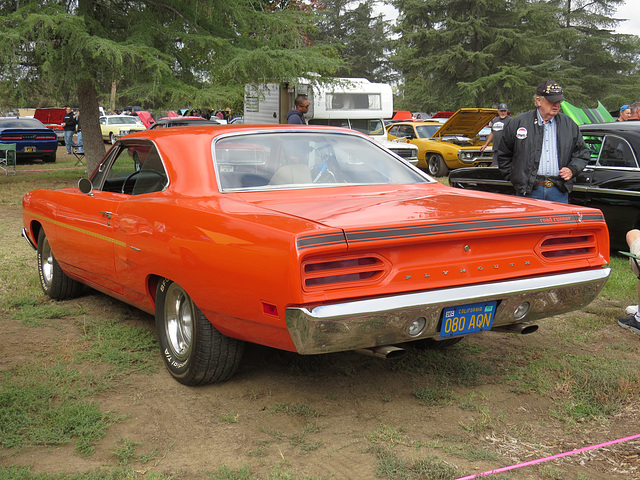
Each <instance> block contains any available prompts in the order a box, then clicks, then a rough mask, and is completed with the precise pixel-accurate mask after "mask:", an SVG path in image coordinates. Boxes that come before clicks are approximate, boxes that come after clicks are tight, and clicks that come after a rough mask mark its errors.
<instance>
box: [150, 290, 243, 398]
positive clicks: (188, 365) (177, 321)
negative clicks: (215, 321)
mask: <svg viewBox="0 0 640 480" xmlns="http://www.w3.org/2000/svg"><path fill="white" fill-rule="evenodd" d="M156 329H157V331H158V339H159V342H160V350H161V352H162V358H163V360H164V364H165V365H166V367H167V369H168V370H169V372H170V373H171V375H172V376H173V378H175V379H176V380H177V381H178V382H180V383H182V384H184V385H189V386H195V385H207V384H211V383H217V382H223V381H225V380H228V379H229V378H231V377H232V376H233V374H234V373H235V372H236V370H237V369H238V366H239V365H240V360H241V359H242V353H243V352H244V342H242V341H240V340H236V339H234V338H230V337H227V336H225V335H223V334H222V333H220V332H219V331H218V330H216V328H215V327H214V326H213V325H212V324H211V322H209V320H207V317H205V316H204V314H203V313H202V312H201V311H200V309H199V308H198V307H197V306H196V304H195V303H193V301H192V300H191V297H189V295H188V294H187V292H185V291H184V289H183V288H182V287H181V286H180V285H178V284H177V283H175V282H172V281H171V280H169V279H166V278H164V279H162V281H160V283H159V284H158V288H157V291H156Z"/></svg>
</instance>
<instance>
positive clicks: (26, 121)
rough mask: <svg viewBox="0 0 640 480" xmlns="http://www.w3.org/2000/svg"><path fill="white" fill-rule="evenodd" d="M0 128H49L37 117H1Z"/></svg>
mask: <svg viewBox="0 0 640 480" xmlns="http://www.w3.org/2000/svg"><path fill="white" fill-rule="evenodd" d="M0 128H47V127H45V126H44V124H43V123H42V122H41V121H40V120H36V119H35V118H17V117H16V118H0Z"/></svg>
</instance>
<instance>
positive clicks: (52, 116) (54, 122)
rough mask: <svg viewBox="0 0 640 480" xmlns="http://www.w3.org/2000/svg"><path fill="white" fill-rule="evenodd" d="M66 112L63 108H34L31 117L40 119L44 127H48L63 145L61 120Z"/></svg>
mask: <svg viewBox="0 0 640 480" xmlns="http://www.w3.org/2000/svg"><path fill="white" fill-rule="evenodd" d="M66 113H67V110H66V109H65V108H55V107H50V108H36V111H35V112H34V114H33V118H35V119H36V120H40V121H41V122H42V123H43V124H44V126H45V127H47V128H50V129H51V130H53V131H54V132H56V135H57V136H58V143H59V144H60V145H64V127H63V126H62V122H63V121H64V116H65V114H66Z"/></svg>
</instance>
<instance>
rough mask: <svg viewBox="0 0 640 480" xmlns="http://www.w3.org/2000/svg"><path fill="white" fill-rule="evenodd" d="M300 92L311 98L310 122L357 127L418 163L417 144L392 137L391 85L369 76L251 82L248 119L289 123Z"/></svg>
mask: <svg viewBox="0 0 640 480" xmlns="http://www.w3.org/2000/svg"><path fill="white" fill-rule="evenodd" d="M298 95H305V96H306V97H307V99H308V100H309V111H308V112H307V113H306V114H305V119H306V121H307V123H308V124H309V125H331V126H336V127H344V128H350V129H353V130H357V131H359V132H362V133H364V134H366V135H369V136H371V137H372V138H374V139H375V140H378V141H379V142H381V143H383V144H384V145H385V146H386V147H387V148H389V149H390V150H392V151H394V152H395V153H397V154H398V155H400V156H401V157H403V158H405V159H406V160H408V161H410V162H411V163H414V164H415V163H417V160H418V149H417V147H415V145H411V144H409V143H397V142H389V141H388V138H387V131H386V129H385V125H384V121H383V119H385V118H391V117H392V116H393V92H392V90H391V86H390V85H387V84H386V83H372V82H370V81H369V80H367V79H366V78H334V79H332V80H331V81H330V82H326V83H313V82H311V81H309V80H307V79H303V78H299V79H297V80H296V81H294V82H283V83H266V84H261V85H252V84H247V85H246V87H245V98H244V100H245V101H244V123H250V124H269V123H287V118H286V117H287V113H288V112H289V111H290V110H293V109H294V100H295V98H296V96H298ZM414 147H415V148H414Z"/></svg>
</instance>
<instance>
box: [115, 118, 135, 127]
mask: <svg viewBox="0 0 640 480" xmlns="http://www.w3.org/2000/svg"><path fill="white" fill-rule="evenodd" d="M138 122H139V120H138V119H137V118H135V117H113V118H109V125H137V124H138Z"/></svg>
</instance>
